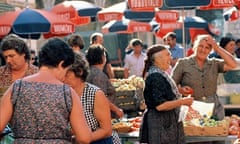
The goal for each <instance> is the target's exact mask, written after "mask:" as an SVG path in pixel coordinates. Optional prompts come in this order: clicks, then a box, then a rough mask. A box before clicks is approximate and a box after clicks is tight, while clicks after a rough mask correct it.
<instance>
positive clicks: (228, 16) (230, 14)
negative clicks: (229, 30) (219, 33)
mask: <svg viewBox="0 0 240 144" xmlns="http://www.w3.org/2000/svg"><path fill="white" fill-rule="evenodd" d="M223 17H224V19H225V21H235V20H238V19H239V17H240V11H239V10H238V9H237V8H236V7H232V8H230V9H228V10H227V11H226V12H224V13H223Z"/></svg>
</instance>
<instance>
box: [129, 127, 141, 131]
mask: <svg viewBox="0 0 240 144" xmlns="http://www.w3.org/2000/svg"><path fill="white" fill-rule="evenodd" d="M138 130H139V129H138V128H136V127H134V126H132V127H131V128H130V132H133V131H138Z"/></svg>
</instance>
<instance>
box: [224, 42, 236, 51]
mask: <svg viewBox="0 0 240 144" xmlns="http://www.w3.org/2000/svg"><path fill="white" fill-rule="evenodd" d="M235 46H236V45H235V41H230V42H228V43H227V45H226V46H225V50H226V51H228V52H229V53H230V54H234V51H235Z"/></svg>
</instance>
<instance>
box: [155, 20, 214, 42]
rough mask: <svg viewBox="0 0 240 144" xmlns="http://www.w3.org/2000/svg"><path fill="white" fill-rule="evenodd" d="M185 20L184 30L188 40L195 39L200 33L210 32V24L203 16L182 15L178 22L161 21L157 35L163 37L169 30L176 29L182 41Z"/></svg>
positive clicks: (178, 38) (179, 39) (179, 40)
mask: <svg viewBox="0 0 240 144" xmlns="http://www.w3.org/2000/svg"><path fill="white" fill-rule="evenodd" d="M183 21H184V25H185V28H184V32H185V35H186V42H187V43H190V41H193V40H194V38H195V37H196V35H198V34H210V33H211V31H210V29H209V24H208V22H207V21H206V20H204V19H202V18H201V17H197V16H194V17H184V20H183V17H180V19H179V20H178V21H177V22H166V23H160V27H159V30H158V31H157V32H156V36H159V37H163V36H164V35H165V34H167V33H168V32H171V31H174V32H175V33H176V34H177V41H178V42H179V43H181V42H182V32H183V29H182V25H183Z"/></svg>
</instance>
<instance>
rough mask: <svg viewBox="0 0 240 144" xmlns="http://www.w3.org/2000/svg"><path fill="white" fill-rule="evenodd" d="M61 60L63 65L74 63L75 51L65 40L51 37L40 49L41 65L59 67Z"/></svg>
mask: <svg viewBox="0 0 240 144" xmlns="http://www.w3.org/2000/svg"><path fill="white" fill-rule="evenodd" d="M61 61H63V65H62V66H63V67H68V66H70V65H71V64H73V62H74V52H73V50H72V49H71V48H70V47H69V45H68V44H67V43H66V42H65V41H63V40H61V39H59V38H50V39H49V40H48V41H47V42H46V43H45V44H44V45H43V47H42V48H41V50H40V51H39V65H40V67H41V66H43V65H45V66H50V67H57V66H58V64H59V63H60V62H61Z"/></svg>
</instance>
